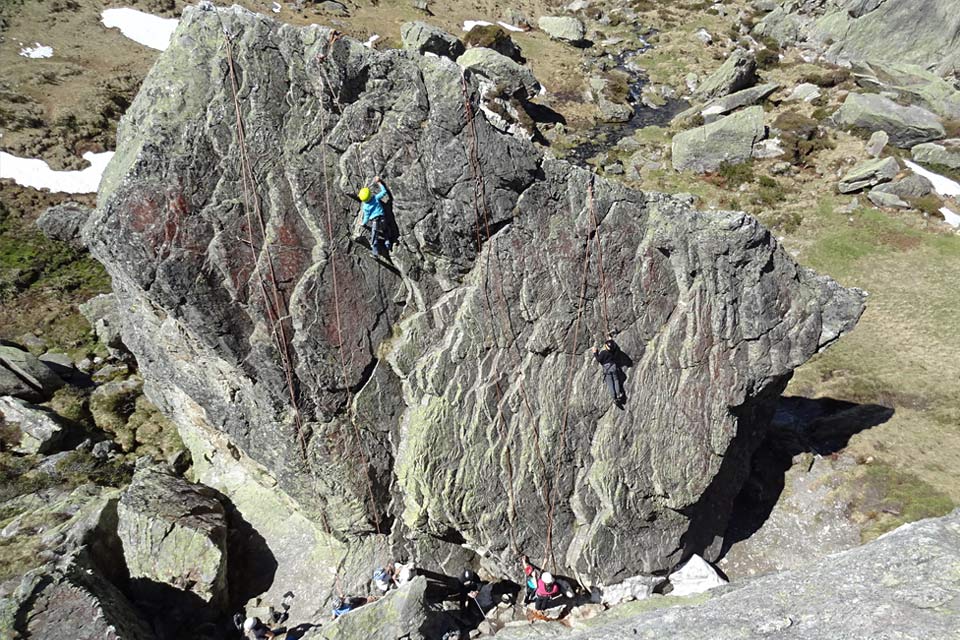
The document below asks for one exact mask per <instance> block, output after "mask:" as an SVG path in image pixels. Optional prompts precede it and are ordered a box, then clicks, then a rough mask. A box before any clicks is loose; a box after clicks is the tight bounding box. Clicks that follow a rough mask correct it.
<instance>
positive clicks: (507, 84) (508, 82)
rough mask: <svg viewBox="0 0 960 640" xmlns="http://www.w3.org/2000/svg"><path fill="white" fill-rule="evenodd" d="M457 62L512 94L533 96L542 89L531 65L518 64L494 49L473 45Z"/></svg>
mask: <svg viewBox="0 0 960 640" xmlns="http://www.w3.org/2000/svg"><path fill="white" fill-rule="evenodd" d="M457 64H458V65H460V66H461V67H463V68H464V69H469V70H470V71H472V72H474V73H475V74H477V75H478V76H481V77H483V78H486V79H488V80H490V81H491V82H493V83H495V84H496V85H497V86H498V87H499V88H500V89H501V90H502V91H503V92H505V93H507V94H510V95H517V96H523V97H531V98H532V97H533V96H535V95H537V93H539V91H540V83H539V82H537V78H536V77H535V76H534V75H533V71H530V69H529V67H526V66H524V65H522V64H518V63H516V62H514V61H513V60H511V59H510V58H508V57H507V56H505V55H503V54H502V53H498V52H496V51H494V50H493V49H488V48H486V47H473V48H471V49H468V50H467V52H466V53H464V54H463V55H462V56H460V57H459V58H457Z"/></svg>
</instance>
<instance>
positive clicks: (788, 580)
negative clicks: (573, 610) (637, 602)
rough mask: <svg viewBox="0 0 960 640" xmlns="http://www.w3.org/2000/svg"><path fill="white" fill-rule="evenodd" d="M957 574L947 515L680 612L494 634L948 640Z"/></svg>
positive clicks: (954, 526)
mask: <svg viewBox="0 0 960 640" xmlns="http://www.w3.org/2000/svg"><path fill="white" fill-rule="evenodd" d="M958 567H960V511H954V512H953V513H952V514H950V515H948V516H944V517H943V518H936V519H930V520H922V521H920V522H915V523H912V524H908V525H905V526H903V527H900V528H899V529H897V530H896V531H894V532H891V533H889V534H887V535H885V536H882V537H881V538H879V539H878V540H875V541H873V542H871V543H869V544H867V545H864V546H862V547H858V548H856V549H851V550H849V551H843V552H841V553H835V554H832V555H830V556H827V557H825V558H821V559H819V560H817V561H815V562H813V563H810V564H809V565H807V566H804V567H803V568H801V569H796V570H793V571H785V572H783V573H777V574H772V575H768V576H763V577H761V578H756V579H753V580H750V581H746V582H743V583H740V584H739V585H733V584H731V585H729V586H726V587H722V588H720V589H718V590H715V591H711V592H708V594H709V595H710V596H711V597H709V598H708V599H707V600H706V601H705V602H702V603H701V600H699V599H697V598H696V597H694V598H690V599H677V600H676V604H680V605H684V604H686V605H687V606H679V607H666V606H664V608H661V609H658V610H656V611H649V612H647V613H641V614H639V615H636V616H631V617H627V618H623V617H622V616H619V615H617V614H618V612H617V610H616V609H614V610H613V612H611V613H608V614H606V615H601V616H600V617H598V618H595V619H594V620H591V621H590V622H591V623H593V624H592V625H591V628H590V630H589V631H583V632H573V633H566V632H564V631H562V630H558V629H554V628H546V627H545V626H544V625H539V628H537V629H535V632H536V635H534V634H531V633H529V632H524V631H519V632H514V631H513V630H512V629H505V630H503V631H501V632H500V633H498V634H497V637H498V638H503V639H504V640H516V639H517V638H530V637H564V638H570V639H571V640H573V639H576V640H580V639H583V640H586V639H587V638H604V639H608V640H634V639H635V638H660V637H663V631H664V629H669V630H670V633H671V634H672V635H673V636H674V637H677V638H684V639H685V640H734V639H736V640H760V639H761V638H792V639H793V638H795V639H796V640H821V639H822V638H832V639H837V640H840V639H844V640H845V639H847V638H849V639H851V640H852V639H854V638H858V639H859V638H917V639H921V638H938V639H940V638H943V639H946V638H955V637H957V635H958V634H960V618H958V617H957V614H956V602H957V598H960V572H958V571H957V568H958ZM708 594H704V596H700V598H701V599H702V598H703V597H705V596H706V595H708ZM664 600H665V601H669V600H672V599H667V598H665V599H664ZM643 604H647V603H643ZM666 604H672V603H671V602H665V605H666ZM627 606H628V607H629V605H627ZM610 618H619V619H614V620H610Z"/></svg>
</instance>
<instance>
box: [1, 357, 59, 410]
mask: <svg viewBox="0 0 960 640" xmlns="http://www.w3.org/2000/svg"><path fill="white" fill-rule="evenodd" d="M63 384H64V382H63V380H61V379H60V376H58V375H57V374H56V373H54V372H53V371H52V370H51V369H50V367H48V366H47V365H45V364H44V363H43V362H41V361H40V360H39V359H38V358H37V357H36V356H34V355H33V354H31V353H30V352H28V351H24V350H23V349H19V348H17V347H14V346H10V345H2V344H0V396H15V397H17V398H22V399H23V400H30V401H34V402H36V401H40V400H46V399H48V398H49V397H50V396H51V395H52V394H53V392H54V391H56V390H57V389H59V388H60V387H62V386H63Z"/></svg>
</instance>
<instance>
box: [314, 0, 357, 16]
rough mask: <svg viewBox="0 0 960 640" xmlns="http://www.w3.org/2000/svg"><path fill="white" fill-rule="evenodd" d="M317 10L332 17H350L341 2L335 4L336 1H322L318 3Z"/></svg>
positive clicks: (348, 11)
mask: <svg viewBox="0 0 960 640" xmlns="http://www.w3.org/2000/svg"><path fill="white" fill-rule="evenodd" d="M317 9H319V10H320V11H321V12H323V13H328V14H330V15H332V16H340V17H346V16H349V15H350V10H349V9H347V6H346V5H345V4H343V3H342V2H337V1H336V0H324V1H323V2H318V3H317Z"/></svg>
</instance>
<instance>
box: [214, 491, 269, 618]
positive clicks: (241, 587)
mask: <svg viewBox="0 0 960 640" xmlns="http://www.w3.org/2000/svg"><path fill="white" fill-rule="evenodd" d="M220 501H221V502H222V503H223V506H224V508H225V509H226V511H227V518H228V519H229V523H230V528H229V534H228V537H227V557H228V558H229V561H228V563H227V585H228V586H229V592H230V596H229V604H228V606H227V611H237V610H239V609H242V608H243V607H244V605H246V603H247V602H248V601H249V600H250V599H251V598H253V597H254V596H257V595H260V594H261V593H265V592H266V591H268V590H269V589H270V587H271V586H272V585H273V578H274V576H275V575H276V573H277V559H276V558H275V557H274V555H273V552H272V551H270V547H268V546H267V541H266V540H265V539H264V538H263V536H262V535H260V534H259V533H258V532H257V530H256V529H254V528H253V525H251V524H250V523H249V522H247V521H246V520H244V518H243V516H242V515H240V512H239V511H238V510H237V507H236V506H235V505H234V504H233V502H231V501H230V499H229V498H227V497H226V496H224V495H222V494H221V496H220Z"/></svg>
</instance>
